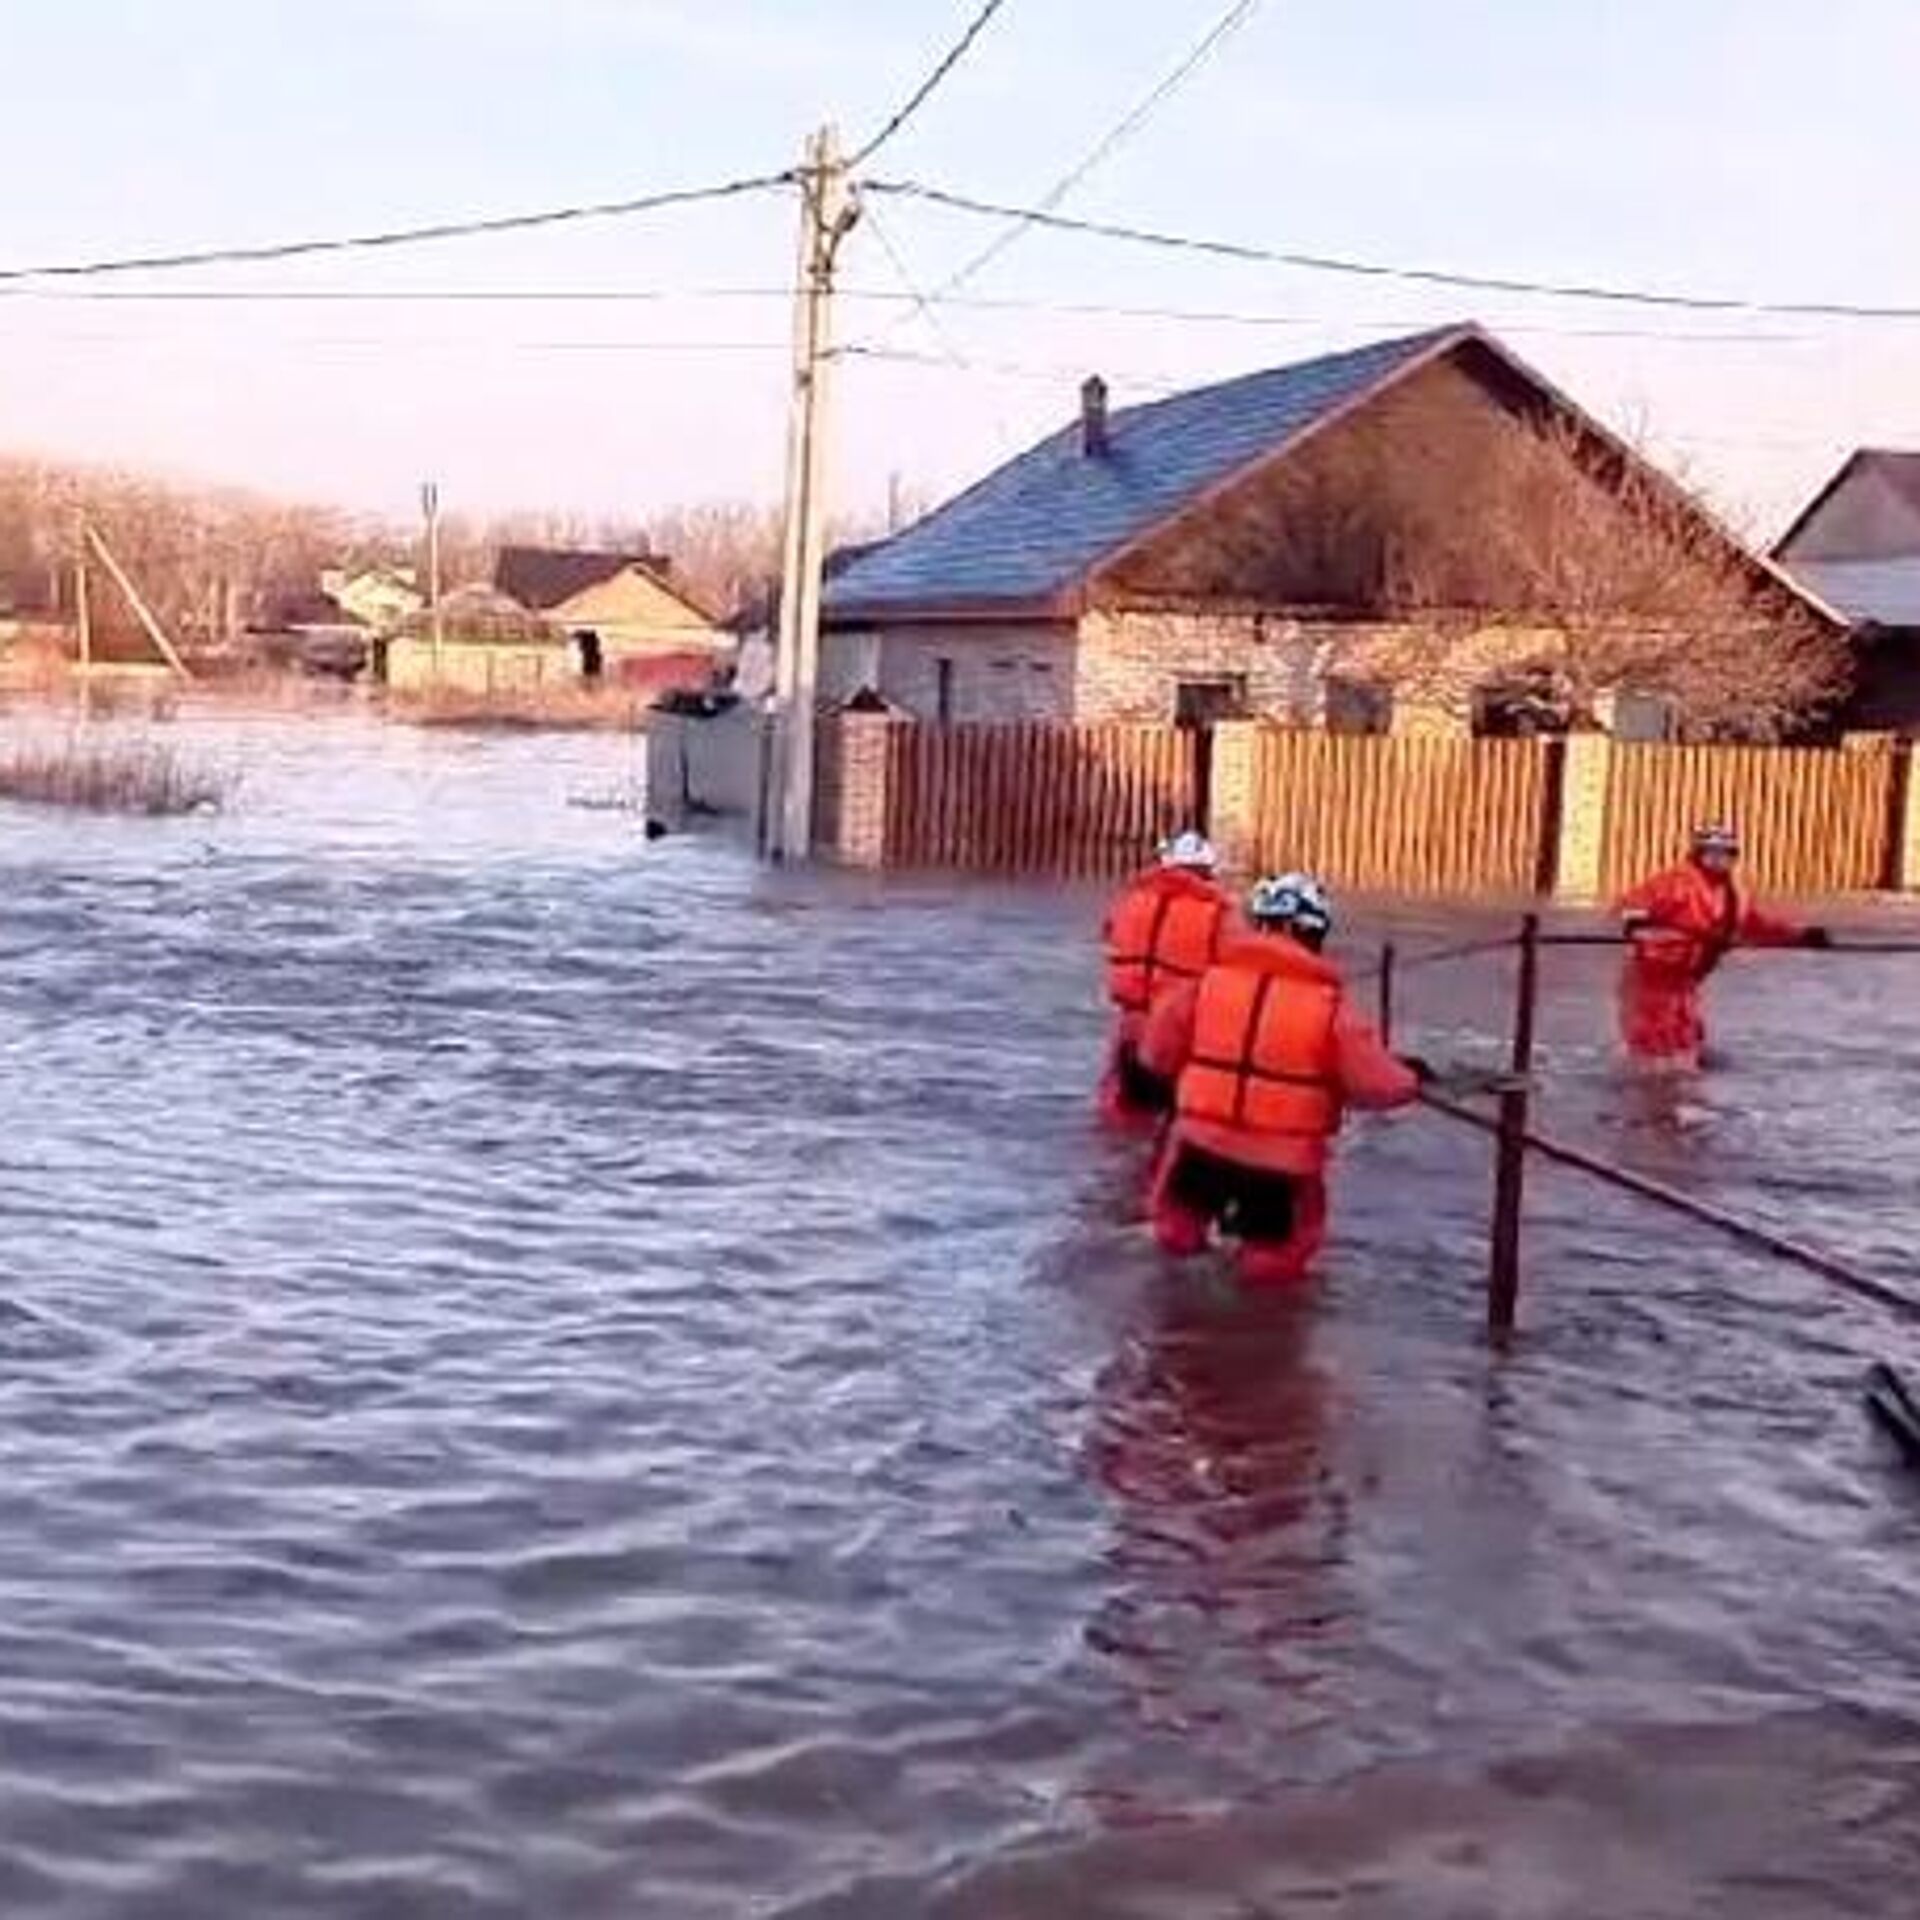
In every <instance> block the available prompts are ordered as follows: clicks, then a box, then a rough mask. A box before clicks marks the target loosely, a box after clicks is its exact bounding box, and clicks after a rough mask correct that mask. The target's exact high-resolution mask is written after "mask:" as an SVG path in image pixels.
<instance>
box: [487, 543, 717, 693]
mask: <svg viewBox="0 0 1920 1920" xmlns="http://www.w3.org/2000/svg"><path fill="white" fill-rule="evenodd" d="M493 584H494V587H495V589H496V590H497V591H498V592H500V593H502V594H505V595H506V596H507V597H508V598H509V599H511V600H513V601H514V602H516V603H517V604H518V605H520V606H522V607H525V608H526V609H527V610H528V611H530V612H532V613H536V614H538V615H540V616H541V618H542V619H544V620H545V621H546V622H547V623H548V624H549V625H551V626H552V627H553V628H554V629H555V631H556V632H558V633H561V634H563V635H566V636H567V637H568V638H569V639H570V641H571V643H572V645H573V648H574V653H575V659H576V665H577V669H578V671H579V673H580V674H581V675H582V676H583V677H585V678H587V679H596V678H598V677H600V676H601V675H602V674H604V675H605V676H606V677H607V678H609V679H615V680H648V679H655V678H658V677H659V673H660V669H661V665H662V663H663V662H673V663H674V664H676V665H679V666H682V667H685V668H688V669H690V670H694V671H698V670H699V669H701V668H702V667H704V666H706V665H707V664H709V663H711V662H712V661H713V660H715V659H717V658H718V657H719V656H720V655H721V654H722V653H723V652H725V651H726V649H727V647H728V645H729V635H728V634H727V632H726V630H725V628H723V627H722V626H721V625H720V623H719V622H718V621H717V620H715V619H714V618H713V616H712V615H711V614H710V613H708V612H707V610H706V609H705V608H704V607H702V606H700V605H699V604H698V603H697V602H696V601H695V600H694V599H693V597H692V596H691V595H690V594H688V593H687V591H686V590H685V589H684V588H682V587H681V586H679V585H678V584H676V583H675V581H674V580H673V577H672V567H671V563H670V562H668V561H667V560H666V559H664V558H663V557H662V556H660V555H658V554H645V553H640V554H636V553H599V552H590V551H584V550H580V549H576V548H565V547H503V548H502V549H501V551H500V554H499V558H498V559H497V561H496V562H495V564H494V572H493Z"/></svg>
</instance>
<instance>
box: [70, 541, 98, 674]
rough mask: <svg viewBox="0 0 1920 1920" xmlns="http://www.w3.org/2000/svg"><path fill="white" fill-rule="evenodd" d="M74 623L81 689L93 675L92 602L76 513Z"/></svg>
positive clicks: (83, 543)
mask: <svg viewBox="0 0 1920 1920" xmlns="http://www.w3.org/2000/svg"><path fill="white" fill-rule="evenodd" d="M73 626H74V637H75V639H76V640H77V642H78V644H79V653H80V684H81V687H82V689H83V690H84V689H85V688H86V687H87V686H88V684H89V683H90V681H91V679H92V676H93V606H92V603H91V602H90V601H89V600H88V598H87V522H86V516H85V515H84V514H79V513H76V514H75V515H74V516H73Z"/></svg>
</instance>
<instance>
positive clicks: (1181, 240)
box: [860, 180, 1920, 321]
mask: <svg viewBox="0 0 1920 1920" xmlns="http://www.w3.org/2000/svg"><path fill="white" fill-rule="evenodd" d="M860 184H861V187H862V190H863V191H865V192H867V193H869V194H880V195H884V196H888V197H892V198H897V199H911V200H918V201H921V202H923V203H925V204H926V205H929V206H936V207H944V208H946V209H947V210H948V211H950V212H954V213H964V214H970V215H974V216H976V217H979V218H983V219H990V220H1019V221H1024V222H1026V223H1027V224H1028V225H1029V226H1034V227H1045V228H1048V229H1050V230H1051V231H1053V232H1056V233H1068V234H1079V235H1082V236H1085V237H1088V238H1092V239H1100V240H1115V241H1123V242H1126V243H1128V244H1130V245H1134V246H1143V247H1154V248H1158V249H1160V250H1162V251H1166V252H1174V253H1182V254H1198V255H1204V256H1207V257H1210V258H1213V259H1219V260H1235V261H1241V262H1246V263H1249V264H1254V265H1260V266H1280V267H1293V268H1298V269H1301V270H1302V271H1305V272H1310V273H1327V274H1342V275H1346V276H1348V277H1351V278H1359V279H1367V280H1387V281H1400V282H1405V283H1408V284H1411V285H1415V286H1430V287H1432V286H1437V287H1454V288H1460V289H1464V290H1466V291H1469V292H1475V293H1507V294H1525V295H1537V296H1541V297H1545V298H1549V299H1556V300H1587V301H1598V302H1601V303H1604V304H1609V305H1615V306H1633V307H1660V308H1671V309H1676V310H1679V311H1682V312H1688V313H1735V314H1742V313H1746V314H1773V315H1779V316H1782V317H1786V318H1796V319H1826V320H1898V321H1910V320H1920V306H1901V305H1876V304H1869V303H1860V302H1853V301H1844V300H1760V299H1748V298H1744V297H1740V296H1734V295H1723V294H1694V293H1669V292H1663V291H1658V290H1655V289H1652V288H1646V287H1609V286H1602V285H1598V284H1592V283H1587V282H1580V281H1557V280H1529V279H1523V278H1520V277H1518V276H1514V275H1508V274H1485V273H1468V272H1461V271H1455V270H1453V269H1449V268H1440V267H1409V266H1396V265H1391V264H1389V263H1387V262H1384V261H1374V260H1356V259H1351V258H1346V257H1343V256H1340V255H1336V254H1318V253H1301V252H1294V251H1288V250H1284V249H1280V248H1275V247H1261V246H1255V245H1252V244H1250V243H1247V242H1245V241H1238V240H1220V239H1211V238H1206V237H1202V236H1198V235H1194V234H1181V233H1168V232H1165V231H1163V230H1160V229H1156V228H1152V227H1138V226H1128V225H1125V224H1123V223H1121V222H1117V221H1108V220H1086V219H1079V218H1076V217H1074V216H1072V215H1069V214H1062V213H1057V212H1050V211H1048V210H1046V209H1045V208H1040V207H1022V206H1015V205H1011V204H1009V203H1007V202H1004V201H994V200H985V199H981V198H979V197H977V196H975V195H972V194H964V193H956V192H954V191H952V190H951V189H949V188H945V187H937V186H932V185H929V184H928V183H926V182H924V181H918V180H864V181H862V182H861V183H860Z"/></svg>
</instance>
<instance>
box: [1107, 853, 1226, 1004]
mask: <svg viewBox="0 0 1920 1920" xmlns="http://www.w3.org/2000/svg"><path fill="white" fill-rule="evenodd" d="M1226 919H1227V902H1226V897H1225V896H1224V895H1223V894H1222V893H1221V891H1220V889H1219V888H1218V887H1216V886H1215V885H1214V884H1213V882H1212V881H1211V880H1204V879H1202V878H1201V877H1200V876H1199V875H1198V874H1195V873H1188V872H1185V871H1183V870H1181V869H1180V868H1178V867H1156V868H1155V869H1154V870H1153V871H1152V872H1151V873H1146V874H1143V875H1141V877H1140V878H1139V879H1138V880H1136V881H1135V882H1134V883H1133V884H1132V885H1131V886H1130V887H1129V888H1128V889H1127V890H1126V892H1125V893H1123V894H1122V895H1121V896H1120V898H1119V900H1118V901H1117V902H1116V903H1115V905H1114V909H1113V912H1112V914H1111V915H1110V916H1109V918H1108V921H1107V997H1108V998H1109V999H1110V1000H1111V1001H1112V1002H1113V1004H1114V1005H1115V1006H1116V1007H1118V1008H1120V1009H1121V1010H1122V1012H1125V1013H1146V1012H1148V1011H1150V1010H1151V1008H1152V1006H1153V1003H1154V1002H1155V1001H1156V1000H1157V999H1159V997H1160V996H1161V995H1162V994H1163V993H1165V992H1166V991H1167V989H1168V988H1169V987H1175V986H1179V985H1180V984H1182V983H1183V982H1185V981H1188V980H1198V979H1199V978H1200V976H1201V975H1202V974H1203V973H1205V972H1206V970H1207V968H1208V967H1209V966H1211V965H1212V964H1213V962H1214V960H1215V958H1216V957H1217V956H1218V954H1219V951H1220V941H1221V936H1222V934H1223V932H1224V930H1225V927H1226Z"/></svg>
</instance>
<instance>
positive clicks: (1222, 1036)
mask: <svg viewBox="0 0 1920 1920" xmlns="http://www.w3.org/2000/svg"><path fill="white" fill-rule="evenodd" d="M1247 919H1248V922H1249V923H1250V927H1249V930H1248V931H1244V932H1241V933H1239V934H1237V935H1235V936H1233V937H1231V938H1229V939H1228V941H1227V942H1226V944H1225V946H1224V947H1223V949H1222V951H1221V955H1220V958H1219V960H1218V962H1217V963H1216V964H1215V965H1213V966H1211V967H1209V968H1208V969H1207V971H1206V973H1205V974H1204V975H1203V976H1202V977H1201V979H1200V980H1199V981H1197V982H1196V983H1195V984H1194V985H1192V986H1190V987H1186V988H1183V989H1181V990H1180V991H1179V992H1177V993H1174V994H1170V995H1168V996H1167V998H1166V999H1164V1000H1163V1001H1162V1002H1161V1003H1160V1004H1159V1006H1157V1007H1156V1008H1155V1009H1154V1012H1153V1014H1152V1015H1151V1017H1150V1018H1149V1020H1148V1023H1147V1031H1146V1034H1145V1036H1144V1038H1143V1039H1142V1041H1141V1049H1140V1051H1141V1060H1142V1062H1143V1064H1144V1065H1145V1066H1146V1067H1147V1069H1148V1071H1149V1072H1153V1073H1160V1074H1166V1075H1173V1076H1175V1077H1176V1092H1175V1112H1174V1123H1173V1128H1172V1130H1171V1132H1170V1133H1169V1134H1168V1137H1167V1141H1166V1145H1165V1147H1164V1148H1163V1149H1162V1152H1161V1157H1160V1162H1159V1166H1158V1168H1157V1170H1156V1172H1155V1176H1154V1188H1153V1198H1152V1205H1151V1213H1152V1221H1153V1231H1154V1237H1155V1238H1156V1239H1157V1240H1158V1241H1159V1243H1160V1245H1161V1247H1162V1248H1163V1249H1164V1250H1165V1251H1166V1252H1168V1253H1171V1254H1174V1255H1177V1256H1181V1257H1186V1256H1191V1255H1193V1254H1197V1253H1201V1252H1203V1251H1204V1250H1205V1249H1206V1246H1207V1243H1208V1240H1209V1239H1210V1237H1211V1235H1212V1232H1213V1230H1214V1228H1216V1227H1218V1228H1220V1229H1221V1230H1222V1231H1223V1232H1225V1233H1227V1234H1229V1235H1231V1236H1233V1237H1234V1238H1236V1239H1237V1240H1238V1241H1239V1242H1240V1253H1239V1270H1240V1277H1241V1279H1242V1280H1243V1281H1244V1282H1245V1283H1246V1284H1247V1285H1249V1286H1256V1287H1261V1286H1265V1287H1284V1286H1291V1285H1294V1284H1296V1283H1297V1282H1299V1281H1301V1280H1303V1279H1304V1278H1305V1277H1306V1274H1307V1270H1308V1268H1309V1267H1310V1266H1311V1265H1312V1263H1313V1260H1314V1257H1315V1255H1316V1254H1318V1253H1319V1251H1320V1248H1321V1244H1322V1243H1323V1242H1324V1240H1325V1239H1326V1232H1327V1187H1326V1168H1327V1162H1328V1160H1329V1159H1330V1158H1331V1155H1332V1149H1333V1141H1334V1136H1335V1135H1336V1134H1337V1133H1338V1132H1339V1131H1340V1126H1341V1122H1342V1120H1343V1118H1344V1117H1345V1114H1346V1110H1347V1108H1348V1107H1350V1106H1351V1107H1368V1108H1375V1109H1382V1110H1384V1109H1386V1108H1390V1107H1404V1106H1406V1105H1408V1104H1409V1103H1410V1102H1412V1101H1413V1100H1414V1098H1415V1097H1416V1096H1417V1094H1418V1092H1419V1090H1420V1087H1421V1085H1422V1084H1423V1083H1424V1082H1425V1081H1426V1080H1429V1079H1431V1078H1432V1077H1433V1076H1432V1073H1431V1070H1430V1069H1428V1068H1427V1067H1426V1066H1425V1065H1424V1064H1423V1063H1420V1062H1411V1063H1409V1062H1405V1061H1401V1060H1397V1059H1395V1058H1394V1056H1393V1055H1392V1054H1391V1053H1389V1052H1388V1051H1387V1049H1386V1047H1385V1045H1384V1044H1383V1043H1382V1041H1381V1039H1380V1037H1379V1035H1378V1034H1377V1033H1376V1032H1375V1031H1374V1029H1373V1028H1372V1027H1371V1026H1369V1025H1368V1024H1367V1022H1366V1021H1364V1020H1362V1019H1361V1018H1360V1017H1359V1016H1358V1015H1356V1014H1355V1013H1354V1011H1353V1009H1352V1008H1351V1007H1350V1006H1349V1005H1348V1003H1347V996H1346V989H1345V987H1344V985H1343V984H1342V982H1341V979H1340V974H1339V971H1338V970H1337V969H1336V968H1335V967H1334V965H1333V963H1332V962H1331V961H1329V960H1327V959H1325V958H1324V957H1323V956H1322V954H1321V951H1320V949H1321V947H1322V946H1323V945H1324V944H1325V942H1326V938H1327V935H1328V933H1329V932H1330V931H1331V930H1332V926H1333V911H1332V908H1331V907H1330V906H1329V904H1328V902H1327V896H1326V894H1325V892H1324V891H1323V890H1322V888H1321V886H1320V884H1319V882H1318V881H1316V880H1314V879H1313V878H1312V877H1311V876H1310V875H1307V874H1298V873H1296V874H1286V875H1283V876H1282V877H1280V878H1279V879H1276V880H1262V881H1261V882H1260V883H1259V885H1258V886H1256V887H1255V888H1254V889H1253V892H1252V893H1251V895H1250V896H1249V897H1248V901H1247Z"/></svg>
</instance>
